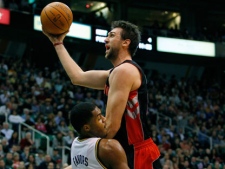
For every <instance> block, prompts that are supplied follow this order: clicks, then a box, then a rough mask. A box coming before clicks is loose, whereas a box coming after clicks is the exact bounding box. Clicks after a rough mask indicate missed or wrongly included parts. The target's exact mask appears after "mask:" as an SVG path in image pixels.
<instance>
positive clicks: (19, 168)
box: [18, 161, 26, 169]
mask: <svg viewBox="0 0 225 169" xmlns="http://www.w3.org/2000/svg"><path fill="white" fill-rule="evenodd" d="M18 169H26V167H25V163H24V161H20V163H19V166H18Z"/></svg>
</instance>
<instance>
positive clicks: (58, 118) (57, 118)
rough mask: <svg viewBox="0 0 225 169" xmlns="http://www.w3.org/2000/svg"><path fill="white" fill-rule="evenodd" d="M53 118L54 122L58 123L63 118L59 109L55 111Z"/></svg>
mask: <svg viewBox="0 0 225 169" xmlns="http://www.w3.org/2000/svg"><path fill="white" fill-rule="evenodd" d="M54 119H55V122H56V124H57V125H59V123H60V122H61V121H62V120H64V118H63V113H62V111H60V110H59V111H58V112H57V115H56V116H55V118H54Z"/></svg>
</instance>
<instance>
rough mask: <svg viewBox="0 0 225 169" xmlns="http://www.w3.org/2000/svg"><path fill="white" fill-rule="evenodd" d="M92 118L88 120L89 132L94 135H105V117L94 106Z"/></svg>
mask: <svg viewBox="0 0 225 169" xmlns="http://www.w3.org/2000/svg"><path fill="white" fill-rule="evenodd" d="M92 114H93V118H92V119H91V121H90V127H91V130H90V132H89V133H90V134H91V135H93V136H95V137H102V138H104V137H105V136H106V124H105V117H104V116H103V115H102V114H101V110H100V109H99V108H98V107H96V108H95V109H94V110H93V111H92Z"/></svg>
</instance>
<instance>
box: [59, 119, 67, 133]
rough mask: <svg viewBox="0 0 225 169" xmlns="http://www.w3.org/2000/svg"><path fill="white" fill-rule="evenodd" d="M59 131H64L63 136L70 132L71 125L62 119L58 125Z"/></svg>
mask: <svg viewBox="0 0 225 169" xmlns="http://www.w3.org/2000/svg"><path fill="white" fill-rule="evenodd" d="M57 131H58V132H60V133H62V134H63V136H67V135H68V132H69V127H68V126H67V124H66V122H65V120H61V121H60V123H59V125H58V127H57Z"/></svg>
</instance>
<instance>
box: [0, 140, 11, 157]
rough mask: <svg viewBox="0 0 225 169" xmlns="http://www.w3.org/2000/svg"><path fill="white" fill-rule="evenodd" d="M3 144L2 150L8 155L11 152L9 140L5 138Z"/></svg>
mask: <svg viewBox="0 0 225 169" xmlns="http://www.w3.org/2000/svg"><path fill="white" fill-rule="evenodd" d="M1 144H2V150H3V151H4V153H8V152H9V150H10V147H9V144H8V140H7V138H5V137H3V138H2V142H1Z"/></svg>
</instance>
